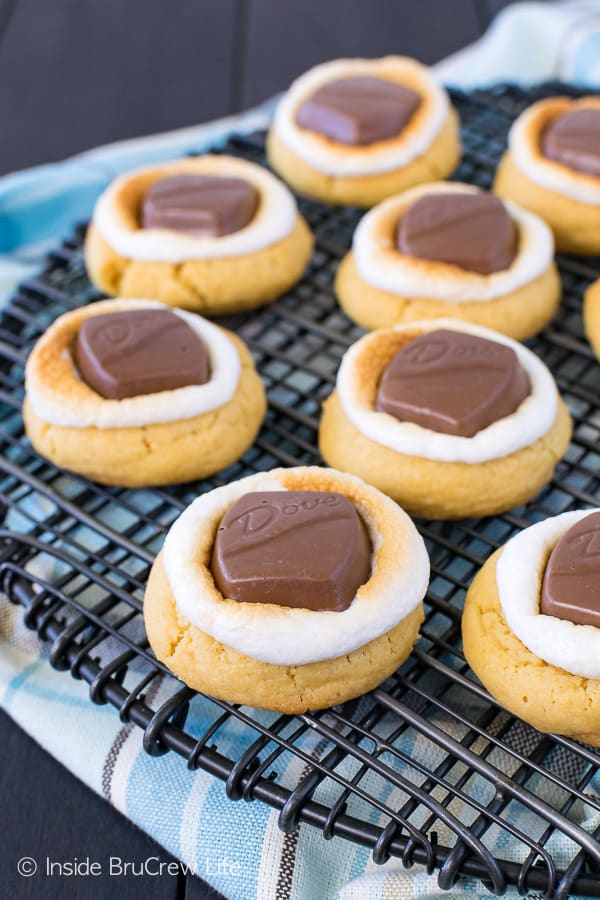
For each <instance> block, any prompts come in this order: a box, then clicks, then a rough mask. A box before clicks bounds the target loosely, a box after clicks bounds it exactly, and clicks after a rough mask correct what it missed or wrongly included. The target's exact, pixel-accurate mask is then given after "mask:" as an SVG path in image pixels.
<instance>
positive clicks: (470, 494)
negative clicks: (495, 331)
mask: <svg viewBox="0 0 600 900" xmlns="http://www.w3.org/2000/svg"><path fill="white" fill-rule="evenodd" d="M571 430H572V424H571V417H570V415H569V413H568V410H567V408H566V406H565V404H564V403H563V401H562V399H560V398H559V400H558V412H557V414H556V418H555V420H554V423H553V425H552V427H551V428H550V430H549V431H548V433H547V434H545V435H544V436H543V437H541V438H540V439H539V440H537V441H535V442H534V443H533V444H530V445H529V446H527V447H523V448H522V449H521V450H517V451H516V452H515V453H510V454H509V455H508V456H502V457H500V458H498V459H492V460H489V461H487V462H483V463H476V464H472V463H463V462H443V461H439V460H432V459H423V458H422V457H417V456H408V455H406V454H403V453H398V452H397V451H395V450H392V449H391V448H390V447H384V446H383V445H382V444H377V443H376V442H375V441H372V440H371V439H370V438H368V437H366V436H365V435H364V434H363V433H362V432H361V431H359V430H358V428H356V426H355V425H354V424H353V423H352V422H351V421H350V419H349V418H348V416H347V415H346V412H345V410H344V408H343V406H342V404H341V402H340V399H339V396H338V393H337V391H336V390H334V391H333V393H332V394H331V395H330V396H329V397H328V398H327V400H326V401H325V403H324V406H323V415H322V418H321V425H320V428H319V448H320V450H321V454H322V456H323V459H324V460H325V461H326V462H327V464H328V465H330V466H333V467H334V468H336V469H341V471H343V472H351V473H352V474H353V475H358V476H359V477H360V478H363V479H364V480H365V481H366V482H367V483H368V484H372V485H373V486H374V487H376V488H379V490H380V491H383V493H384V494H387V495H388V496H389V497H392V499H393V500H395V501H396V502H397V503H399V504H400V506H402V507H403V508H404V509H405V510H406V511H407V512H408V513H410V514H411V515H414V516H424V517H426V518H429V519H460V518H467V517H470V516H491V515H494V514H496V513H501V512H506V510H509V509H514V508H515V507H517V506H520V505H521V504H522V503H525V502H527V501H528V500H531V498H532V497H535V495H536V494H537V493H538V492H539V491H540V490H541V488H542V487H543V486H544V485H545V484H547V483H548V481H550V479H551V477H552V473H553V471H554V467H555V465H556V463H557V462H558V460H559V459H560V458H561V457H562V456H563V454H564V453H565V451H566V449H567V447H568V446H569V441H570V439H571Z"/></svg>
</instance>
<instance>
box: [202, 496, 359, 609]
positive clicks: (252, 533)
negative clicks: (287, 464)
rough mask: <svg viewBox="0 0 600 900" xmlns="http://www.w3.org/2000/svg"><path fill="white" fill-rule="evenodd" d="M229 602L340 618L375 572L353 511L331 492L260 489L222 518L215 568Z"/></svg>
mask: <svg viewBox="0 0 600 900" xmlns="http://www.w3.org/2000/svg"><path fill="white" fill-rule="evenodd" d="M211 567H212V572H213V576H214V579H215V583H216V585H217V587H218V588H219V590H220V591H221V593H222V594H223V596H224V597H227V598H230V599H232V600H240V601H242V602H245V603H274V604H277V605H278V606H290V607H300V608H303V609H312V610H334V611H337V612H340V611H342V610H344V609H347V608H348V606H350V604H351V603H352V600H353V598H354V596H355V594H356V591H357V589H358V588H359V587H360V585H361V584H364V583H365V582H366V581H367V580H368V579H369V576H370V572H371V543H370V541H369V537H368V534H367V530H366V527H365V525H364V524H363V521H362V519H361V518H360V516H359V514H358V513H357V511H356V509H355V507H354V505H353V504H352V503H351V502H350V500H348V498H347V497H345V496H344V495H343V494H338V493H336V492H333V491H332V492H329V491H257V492H253V493H250V494H246V495H245V496H243V497H241V498H240V499H239V500H238V501H237V503H235V504H234V505H233V506H232V507H231V509H229V510H228V512H227V513H226V514H225V516H224V517H223V519H222V521H221V524H220V525H219V528H218V530H217V535H216V539H215V545H214V549H213V554H212V562H211Z"/></svg>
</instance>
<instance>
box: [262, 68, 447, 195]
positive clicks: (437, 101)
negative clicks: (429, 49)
mask: <svg viewBox="0 0 600 900" xmlns="http://www.w3.org/2000/svg"><path fill="white" fill-rule="evenodd" d="M357 75H358V76H362V75H369V76H375V77H380V78H383V79H387V80H389V81H394V82H398V83H400V84H402V85H404V86H406V87H410V88H412V89H413V90H415V91H416V92H417V93H418V94H419V95H420V97H421V104H420V107H419V108H418V109H417V110H416V112H415V113H414V114H413V116H412V118H411V119H410V121H409V122H408V124H407V125H406V126H405V128H403V129H402V131H401V132H400V134H399V135H398V136H397V137H394V138H391V139H389V140H385V141H379V142H377V143H375V144H371V145H369V146H366V147H365V146H361V147H355V146H351V147H348V146H345V145H343V144H339V143H336V142H335V141H331V140H330V139H329V138H326V137H324V136H323V135H320V134H317V133H316V132H311V131H308V130H307V129H304V128H301V127H300V126H299V125H297V123H296V113H297V111H298V109H299V107H300V106H301V105H302V103H303V102H304V101H305V100H306V99H308V97H309V96H310V95H311V94H312V93H313V92H314V91H315V90H317V89H318V88H319V87H321V86H322V85H324V84H325V83H327V82H329V81H334V80H336V79H339V78H345V77H353V76H357ZM267 152H268V155H269V161H270V163H271V165H272V166H273V168H274V169H275V170H276V171H277V172H278V173H279V174H280V175H281V176H282V178H284V179H285V180H286V181H287V182H288V183H289V184H290V185H292V187H293V188H294V189H295V190H297V191H298V192H299V193H301V194H306V195H307V196H311V197H315V198H316V199H319V200H322V201H323V202H325V203H341V204H347V205H356V206H373V204H375V203H379V201H380V200H383V199H384V198H385V197H389V196H390V195H391V194H394V193H397V192H398V191H401V190H405V189H406V188H409V187H411V186H412V185H414V184H420V183H421V182H424V181H435V180H437V179H439V178H446V177H447V176H448V175H449V174H450V173H451V172H452V171H453V170H454V169H455V168H456V166H457V165H458V163H459V161H460V154H461V146H460V136H459V122H458V116H457V115H456V113H455V111H454V109H453V108H452V107H451V106H450V103H449V100H448V95H447V93H446V91H445V90H444V89H443V88H442V87H441V86H440V85H438V84H437V82H436V81H435V79H434V77H433V76H432V74H431V73H430V71H429V70H428V69H427V67H426V66H423V65H421V64H420V63H418V62H417V61H416V60H413V59H409V58H408V57H403V56H387V57H383V58H382V59H338V60H333V61H331V62H327V63H323V64H322V65H319V66H315V68H313V69H310V70H309V71H308V72H305V73H304V74H303V75H301V76H300V78H298V79H297V80H296V81H295V82H294V83H293V84H292V85H291V87H290V89H289V90H288V91H287V93H286V94H285V95H284V97H283V98H282V99H281V100H280V102H279V105H278V107H277V110H276V113H275V117H274V120H273V125H272V127H271V129H270V131H269V135H268V139H267Z"/></svg>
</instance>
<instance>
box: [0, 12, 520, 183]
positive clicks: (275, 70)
mask: <svg viewBox="0 0 600 900" xmlns="http://www.w3.org/2000/svg"><path fill="white" fill-rule="evenodd" d="M505 5H506V0H452V3H447V2H444V0H418V2H414V0H302V2H301V3H299V2H298V0H152V2H148V0H127V2H126V3H118V2H116V0H108V2H105V3H102V2H98V0H47V2H43V3H40V2H39V0H0V122H1V123H2V127H1V129H0V173H2V172H8V171H10V170H12V169H18V168H23V167H25V166H29V165H33V164H36V163H40V162H47V161H51V160H57V159H62V158H63V157H65V156H67V155H69V154H72V153H75V152H77V151H79V150H83V149H85V148H89V147H93V146H97V145H98V144H103V143H107V142H109V141H115V140H119V139H122V138H127V137H133V136H135V135H141V134H148V133H153V132H159V131H164V130H167V129H170V128H177V127H179V126H184V125H190V124H195V123H198V122H202V121H206V120H208V119H211V118H215V117H217V116H222V115H225V114H227V113H231V112H236V111H238V110H239V109H241V108H244V107H246V106H248V105H251V104H254V103H256V102H258V101H260V100H263V99H265V98H266V97H269V96H270V95H271V94H273V93H275V92H276V91H278V90H282V89H284V88H285V87H286V86H287V85H288V84H289V82H290V80H291V79H292V78H294V77H295V76H296V75H298V74H300V72H302V71H303V70H304V69H306V68H307V67H308V66H311V65H314V64H315V63H317V62H321V61H322V60H325V59H330V58H332V57H335V56H342V55H359V54H363V55H365V56H378V55H381V54H384V53H407V54H410V55H414V56H416V57H418V58H420V59H422V60H424V61H425V62H428V63H433V62H436V61H437V60H439V59H441V58H442V57H444V56H446V55H447V54H449V53H451V52H453V51H455V50H457V49H459V48H460V47H463V46H464V45H465V44H467V43H469V42H471V41H473V40H475V39H476V38H477V37H478V36H479V35H480V34H481V33H482V32H483V31H484V30H485V28H486V27H487V25H488V24H489V21H490V19H491V18H492V16H493V15H494V14H495V13H496V12H497V11H498V10H499V9H500V8H501V7H502V6H505Z"/></svg>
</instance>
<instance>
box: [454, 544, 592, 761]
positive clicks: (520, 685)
mask: <svg viewBox="0 0 600 900" xmlns="http://www.w3.org/2000/svg"><path fill="white" fill-rule="evenodd" d="M501 553H502V549H500V550H497V551H496V553H494V555H493V556H491V557H490V559H489V560H488V561H487V562H486V563H485V565H484V566H483V568H482V569H481V570H480V571H479V573H478V574H477V576H476V577H475V579H474V581H473V583H472V584H471V587H470V588H469V590H468V592H467V597H466V600H465V611H464V615H463V619H462V635H463V646H464V651H465V656H466V658H467V662H468V663H469V665H470V666H471V668H472V669H473V671H474V672H475V674H476V675H477V677H478V678H479V679H480V681H481V682H482V683H483V685H484V686H485V687H486V688H487V689H488V691H489V692H490V693H491V694H492V696H493V697H495V698H496V700H498V701H499V702H500V703H501V704H502V706H504V707H506V709H508V710H509V711H510V712H512V713H514V714H515V715H517V716H519V717H520V718H521V719H524V720H525V721H526V722H529V724H530V725H533V726H534V728H537V729H538V731H543V732H554V733H556V734H564V735H568V736H569V737H572V738H575V739H576V740H578V741H584V742H585V743H586V744H593V745H594V746H596V747H598V746H600V680H597V679H590V678H582V677H581V676H579V675H571V674H570V673H569V672H565V670H564V669H559V668H558V667H557V666H553V665H551V664H550V663H547V662H545V661H544V660H543V659H540V657H539V656H536V655H535V654H534V653H532V652H531V651H530V650H528V649H527V647H526V646H525V645H524V644H523V643H522V642H521V641H520V640H519V638H518V637H517V636H516V635H515V634H514V632H513V631H511V629H510V628H509V626H508V624H507V622H506V619H505V618H504V614H503V611H502V607H501V605H500V598H499V595H498V585H497V582H496V563H497V561H498V558H499V556H500V554H501ZM540 576H541V573H540Z"/></svg>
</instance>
